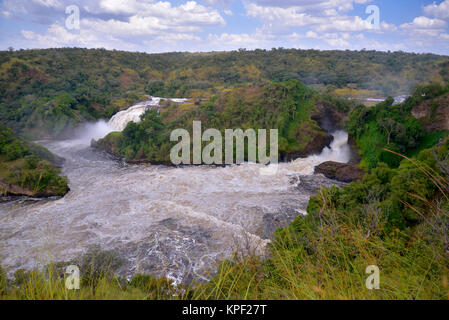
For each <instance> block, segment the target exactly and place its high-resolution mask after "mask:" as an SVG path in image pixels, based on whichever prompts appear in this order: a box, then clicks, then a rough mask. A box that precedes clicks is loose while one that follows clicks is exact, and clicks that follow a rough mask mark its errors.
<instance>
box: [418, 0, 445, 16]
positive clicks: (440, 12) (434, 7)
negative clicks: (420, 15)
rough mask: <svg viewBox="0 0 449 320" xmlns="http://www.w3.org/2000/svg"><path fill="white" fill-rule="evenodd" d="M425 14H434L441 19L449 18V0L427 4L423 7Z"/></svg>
mask: <svg viewBox="0 0 449 320" xmlns="http://www.w3.org/2000/svg"><path fill="white" fill-rule="evenodd" d="M423 11H424V13H425V14H427V15H429V16H434V17H436V18H440V19H448V18H449V0H445V1H443V2H441V3H440V4H436V3H435V2H434V3H432V4H429V5H428V6H425V7H424V8H423Z"/></svg>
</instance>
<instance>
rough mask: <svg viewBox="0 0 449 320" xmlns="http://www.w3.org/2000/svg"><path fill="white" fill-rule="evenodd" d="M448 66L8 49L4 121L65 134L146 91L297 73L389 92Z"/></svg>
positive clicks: (1, 56) (383, 56) (355, 55)
mask: <svg viewBox="0 0 449 320" xmlns="http://www.w3.org/2000/svg"><path fill="white" fill-rule="evenodd" d="M448 70H449V58H448V57H444V56H437V55H432V54H409V53H403V52H395V53H385V52H375V51H317V50H295V49H273V50H269V51H267V50H255V51H244V50H240V51H238V52H237V51H234V52H215V53H167V54H145V53H131V52H122V51H106V50H102V49H100V50H88V49H77V48H73V49H70V48H65V49H45V50H20V51H13V52H9V51H2V52H0V123H3V124H4V125H6V126H7V127H9V128H12V129H13V130H14V131H15V132H17V133H19V134H22V135H26V136H28V137H33V138H36V137H63V136H64V134H66V130H67V129H68V128H71V127H73V126H75V125H77V124H79V123H80V122H82V121H85V120H95V119H99V118H109V117H111V116H112V115H113V114H114V113H115V112H117V111H118V110H121V109H124V108H127V107H129V106H130V105H131V104H132V103H134V102H137V101H139V100H143V99H144V98H145V94H151V95H158V96H166V97H168V96H172V97H190V98H210V97H212V96H214V95H217V94H219V93H220V92H221V91H223V90H225V89H226V88H231V87H233V86H236V85H242V84H254V85H258V86H263V85H265V84H266V83H267V82H268V81H288V80H291V79H295V80H300V81H302V82H303V83H305V84H306V85H310V86H314V87H316V88H318V89H319V90H320V91H322V92H328V93H332V94H337V95H341V96H343V97H346V96H351V97H354V96H360V97H362V96H366V95H371V94H374V95H381V96H386V95H396V94H399V93H408V92H409V91H410V90H411V88H413V87H414V86H415V85H417V84H426V83H431V82H436V83H442V82H444V81H447V80H449V78H448V74H449V72H448ZM348 92H349V94H348Z"/></svg>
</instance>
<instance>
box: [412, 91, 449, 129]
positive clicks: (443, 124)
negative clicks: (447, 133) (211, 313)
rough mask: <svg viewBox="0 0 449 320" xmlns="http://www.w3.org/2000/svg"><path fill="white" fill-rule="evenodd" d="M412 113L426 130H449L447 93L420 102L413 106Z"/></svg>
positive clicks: (448, 98) (448, 97) (448, 100)
mask: <svg viewBox="0 0 449 320" xmlns="http://www.w3.org/2000/svg"><path fill="white" fill-rule="evenodd" d="M412 115H413V116H414V117H415V118H417V119H419V120H420V121H421V123H422V124H423V126H424V129H426V131H428V132H434V131H439V130H449V94H445V95H442V96H440V97H437V98H435V99H431V100H425V101H423V102H421V103H420V104H418V105H417V106H415V107H413V109H412Z"/></svg>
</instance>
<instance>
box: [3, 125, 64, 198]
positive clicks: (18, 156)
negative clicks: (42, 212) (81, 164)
mask: <svg viewBox="0 0 449 320" xmlns="http://www.w3.org/2000/svg"><path fill="white" fill-rule="evenodd" d="M62 161H63V159H60V158H58V157H57V156H55V155H53V154H52V153H50V152H49V151H48V150H47V149H45V148H44V147H42V146H39V145H37V144H35V143H32V142H28V141H25V140H23V139H21V138H19V137H17V136H16V135H15V134H14V133H13V132H12V131H11V130H10V129H6V128H4V127H2V126H1V125H0V196H2V195H28V196H63V195H65V194H66V193H67V192H68V191H69V187H68V186H67V179H66V178H65V177H61V176H59V174H60V170H59V169H58V168H57V167H56V165H60V164H61V162H62Z"/></svg>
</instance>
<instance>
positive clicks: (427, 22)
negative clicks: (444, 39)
mask: <svg viewBox="0 0 449 320" xmlns="http://www.w3.org/2000/svg"><path fill="white" fill-rule="evenodd" d="M446 26H447V23H446V22H445V21H444V20H440V19H431V18H427V17H424V16H421V17H416V18H415V19H413V21H412V22H410V23H404V24H402V25H401V26H400V29H401V30H403V31H406V32H407V33H409V34H410V35H411V36H416V35H427V36H437V35H439V34H440V33H442V32H444V30H445V29H446Z"/></svg>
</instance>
